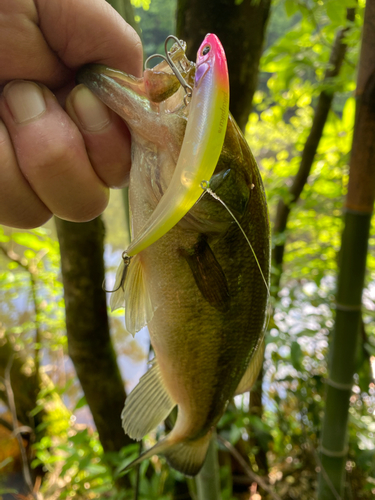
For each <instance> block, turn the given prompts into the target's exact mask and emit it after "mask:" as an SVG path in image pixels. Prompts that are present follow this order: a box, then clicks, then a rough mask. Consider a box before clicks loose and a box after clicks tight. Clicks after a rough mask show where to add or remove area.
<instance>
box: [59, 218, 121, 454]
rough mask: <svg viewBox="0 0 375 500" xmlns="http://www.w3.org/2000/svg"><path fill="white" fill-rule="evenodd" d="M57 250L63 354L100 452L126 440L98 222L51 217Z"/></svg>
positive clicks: (99, 223) (113, 447)
mask: <svg viewBox="0 0 375 500" xmlns="http://www.w3.org/2000/svg"><path fill="white" fill-rule="evenodd" d="M55 221H56V227H57V234H58V238H59V242H60V251H61V270H62V276H63V284H64V296H65V307H66V328H67V334H68V346H69V355H70V357H71V359H72V361H73V364H74V367H75V369H76V371H77V376H78V378H79V381H80V383H81V385H82V389H83V391H84V393H85V396H86V400H87V403H88V405H89V407H90V410H91V413H92V416H93V419H94V422H95V425H96V428H97V430H98V433H99V438H100V441H101V443H102V445H103V448H104V450H105V451H118V450H120V449H121V448H122V447H123V446H125V445H127V444H129V443H130V442H131V440H130V438H128V437H127V436H126V435H125V434H124V431H123V429H122V427H121V420H120V415H121V411H122V409H123V407H124V401H125V389H124V385H123V382H122V379H121V375H120V371H119V368H118V366H117V361H116V355H115V352H114V350H113V346H112V343H111V338H110V335H109V325H108V316H107V304H106V297H105V292H104V291H103V289H102V284H103V280H104V263H103V251H104V243H103V242H104V224H103V222H102V219H101V218H100V217H98V218H97V219H95V220H93V221H91V222H86V223H83V224H75V223H73V222H67V221H63V220H61V219H57V218H56V219H55Z"/></svg>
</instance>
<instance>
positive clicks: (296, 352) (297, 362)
mask: <svg viewBox="0 0 375 500" xmlns="http://www.w3.org/2000/svg"><path fill="white" fill-rule="evenodd" d="M290 358H291V360H292V365H293V368H295V369H296V370H298V371H300V370H301V368H302V358H303V354H302V349H301V346H300V345H299V343H298V342H296V341H294V342H292V345H291V347H290Z"/></svg>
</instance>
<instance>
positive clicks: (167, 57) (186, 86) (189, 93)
mask: <svg viewBox="0 0 375 500" xmlns="http://www.w3.org/2000/svg"><path fill="white" fill-rule="evenodd" d="M172 39H173V40H174V41H175V42H176V43H177V44H178V45H179V46H180V48H181V49H182V50H184V48H183V46H182V44H181V41H180V40H179V39H178V38H177V37H175V36H174V35H169V36H167V38H166V39H165V42H164V50H165V56H163V55H162V54H153V55H152V56H150V57H148V58H147V59H146V61H145V70H146V69H148V68H147V64H148V62H149V61H151V59H154V57H161V58H162V59H164V61H166V63H167V64H168V65H169V67H170V68H171V70H172V71H173V73H174V74H175V75H176V77H177V80H178V81H179V82H180V84H181V86H182V87H183V88H184V89H185V93H186V96H185V98H186V97H191V96H192V93H193V89H192V87H191V86H190V85H189V84H188V83H187V81H186V80H185V78H184V77H183V76H182V75H181V73H180V71H179V70H178V68H177V66H176V65H175V63H174V62H173V61H172V59H171V56H170V53H169V51H168V42H169V40H172ZM185 104H186V102H185Z"/></svg>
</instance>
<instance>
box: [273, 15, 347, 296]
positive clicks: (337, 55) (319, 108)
mask: <svg viewBox="0 0 375 500" xmlns="http://www.w3.org/2000/svg"><path fill="white" fill-rule="evenodd" d="M354 14H355V11H354V9H348V11H347V19H348V21H353V20H354ZM347 30H348V28H347V27H346V28H342V29H340V30H339V31H338V33H337V35H336V39H335V42H334V44H333V47H332V52H331V56H330V59H329V63H330V64H329V69H327V71H326V74H325V77H324V81H328V80H330V79H332V78H334V77H336V76H337V75H338V74H339V72H340V69H341V66H342V63H343V60H344V57H345V53H346V50H347V45H346V43H345V42H344V36H345V34H346V32H347ZM333 97H334V91H333V90H331V91H329V90H323V91H322V92H321V93H320V95H319V99H318V103H317V105H316V108H315V114H314V119H313V123H312V126H311V130H310V133H309V135H308V137H307V140H306V143H305V147H304V149H303V152H302V156H301V163H300V166H299V169H298V172H297V175H296V176H295V178H294V180H293V183H292V185H291V187H290V189H289V194H290V199H289V201H288V202H287V203H286V202H284V200H282V199H280V201H279V204H278V207H277V212H276V217H275V224H274V235H275V236H277V235H281V234H282V233H284V231H285V230H286V227H287V223H288V218H289V214H290V211H291V208H292V205H293V204H294V203H296V202H297V201H298V199H299V197H300V196H301V193H302V191H303V188H304V186H305V184H306V182H307V179H308V177H309V175H310V171H311V167H312V164H313V162H314V159H315V155H316V151H317V149H318V146H319V142H320V139H321V138H322V135H323V129H324V126H325V124H326V121H327V118H328V113H329V111H330V108H331V104H332V100H333ZM284 250H285V238H284V239H283V242H281V243H278V244H276V245H275V246H274V248H273V250H272V263H273V266H274V268H276V269H277V270H278V272H277V273H276V275H274V276H273V283H272V284H273V296H276V295H277V292H278V289H279V284H280V277H281V272H282V263H283V258H284Z"/></svg>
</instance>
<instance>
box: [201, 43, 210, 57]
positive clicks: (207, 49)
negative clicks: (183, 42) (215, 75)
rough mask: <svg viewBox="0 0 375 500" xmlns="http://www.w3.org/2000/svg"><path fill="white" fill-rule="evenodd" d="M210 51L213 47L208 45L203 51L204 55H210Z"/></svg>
mask: <svg viewBox="0 0 375 500" xmlns="http://www.w3.org/2000/svg"><path fill="white" fill-rule="evenodd" d="M210 50H211V47H210V46H209V45H206V46H205V47H204V49H203V50H202V55H204V56H205V55H206V54H208V53H209V52H210Z"/></svg>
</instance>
